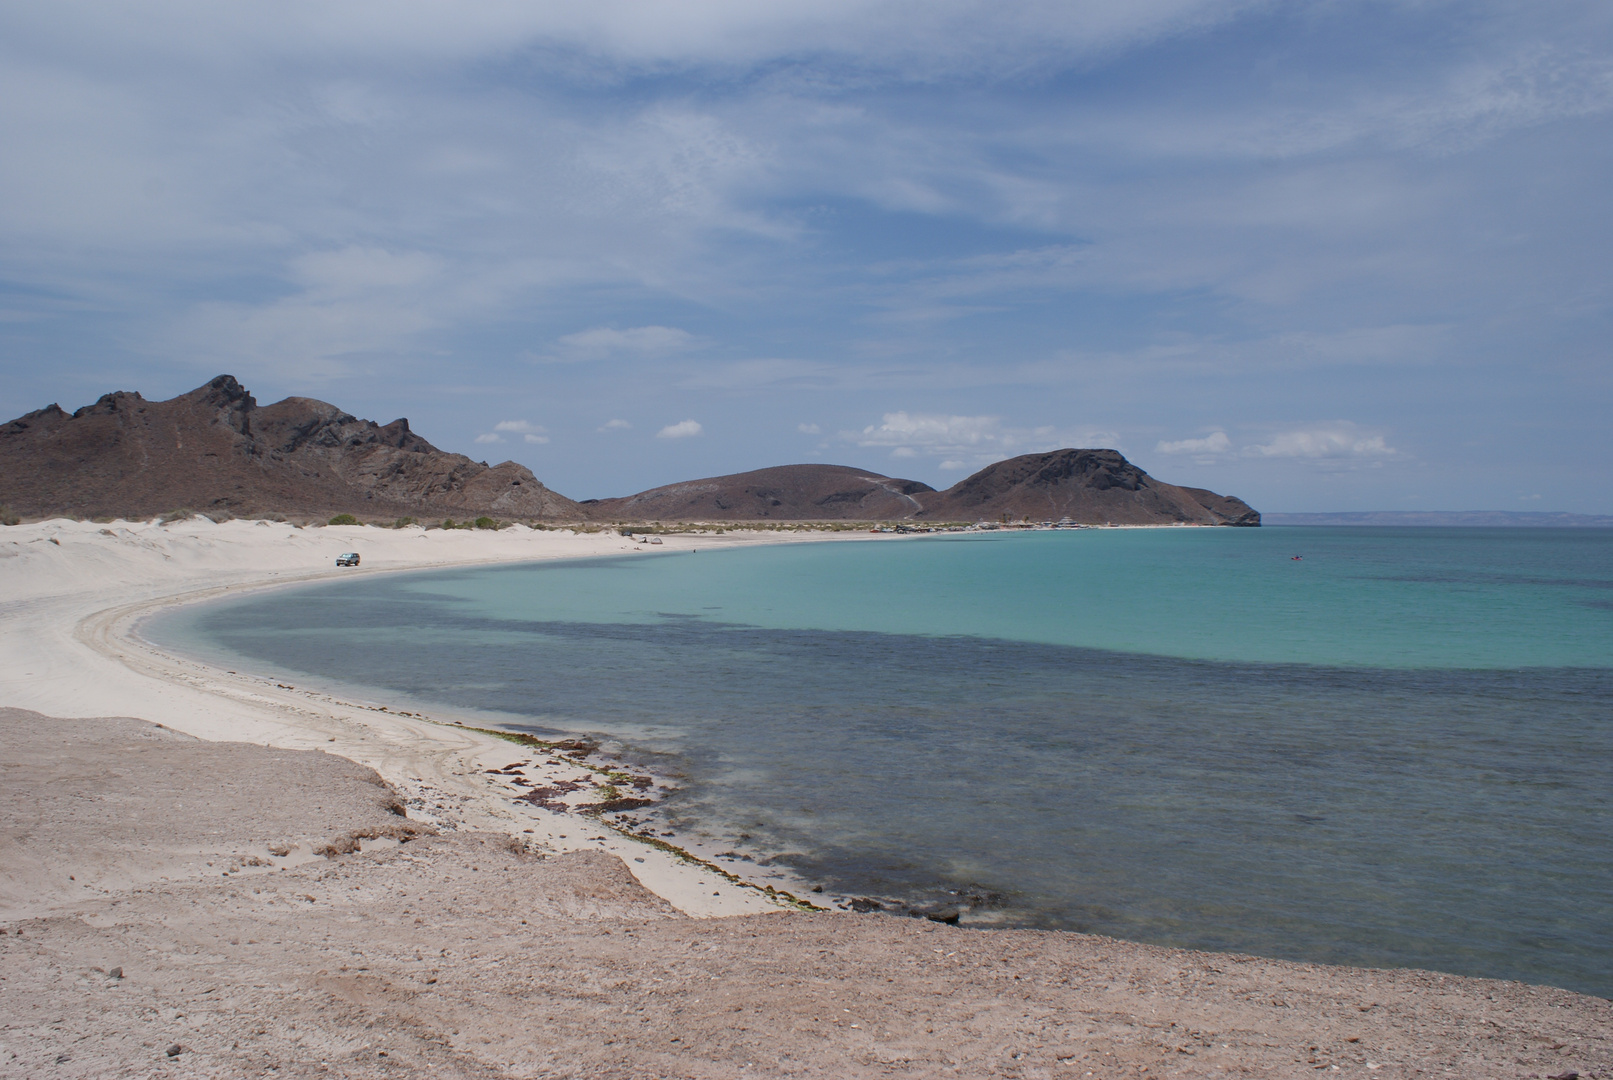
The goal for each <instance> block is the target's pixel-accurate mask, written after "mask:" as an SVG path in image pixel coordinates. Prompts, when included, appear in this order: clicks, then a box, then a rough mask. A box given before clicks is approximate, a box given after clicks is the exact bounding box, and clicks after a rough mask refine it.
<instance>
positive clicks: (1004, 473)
mask: <svg viewBox="0 0 1613 1080" xmlns="http://www.w3.org/2000/svg"><path fill="white" fill-rule="evenodd" d="M581 506H582V509H583V510H584V511H585V512H586V513H587V514H588V516H589V517H591V518H593V519H594V520H595V521H620V522H629V521H764V520H772V521H907V520H915V521H971V522H972V521H982V520H986V521H1000V520H1003V519H1004V518H1006V519H1008V520H1011V521H1020V520H1023V519H1026V518H1028V519H1030V520H1031V521H1059V520H1061V519H1063V518H1069V519H1070V520H1071V521H1075V522H1079V523H1081V524H1088V525H1102V524H1106V523H1110V524H1115V525H1173V524H1189V525H1259V524H1260V514H1259V512H1258V511H1256V510H1253V509H1251V508H1250V507H1249V505H1248V504H1247V503H1245V502H1244V501H1243V500H1241V499H1237V498H1234V497H1232V496H1230V495H1217V494H1216V493H1215V492H1213V491H1205V490H1204V489H1203V488H1187V487H1177V486H1176V485H1174V484H1166V483H1163V482H1161V481H1159V480H1155V479H1154V478H1153V477H1151V476H1149V475H1148V474H1147V473H1145V472H1143V470H1141V469H1139V468H1138V467H1137V466H1135V465H1133V464H1132V463H1131V462H1129V461H1127V460H1126V459H1125V458H1124V457H1122V456H1121V455H1120V453H1119V452H1118V451H1115V450H1055V451H1052V452H1051V453H1046V454H1025V455H1023V456H1021V457H1016V458H1010V459H1008V460H1007V461H999V462H997V463H995V464H993V465H988V466H986V467H985V468H984V469H981V470H980V471H979V472H977V473H975V474H974V475H973V476H970V477H968V478H967V479H965V480H961V481H959V482H958V483H956V484H954V485H953V486H952V487H950V488H948V489H947V490H945V491H936V490H935V489H934V488H932V487H930V486H929V485H928V484H922V483H919V482H918V481H916V480H899V479H895V478H892V477H889V476H883V475H881V474H879V473H876V472H872V471H870V470H867V469H853V468H848V467H846V466H844V465H779V466H775V467H774V468H770V469H757V470H755V471H754V472H745V473H735V474H734V475H732V476H713V477H707V478H706V479H704V480H691V481H688V482H686V483H682V484H668V485H666V486H664V487H658V488H651V489H650V490H649V491H642V492H640V493H639V494H637V495H630V496H628V497H626V498H621V499H590V500H587V501H585V502H583V503H582V504H581Z"/></svg>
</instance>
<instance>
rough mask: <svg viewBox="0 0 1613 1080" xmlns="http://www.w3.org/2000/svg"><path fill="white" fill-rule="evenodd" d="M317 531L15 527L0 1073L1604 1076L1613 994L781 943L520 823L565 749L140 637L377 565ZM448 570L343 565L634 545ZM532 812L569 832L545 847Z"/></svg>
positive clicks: (780, 908)
mask: <svg viewBox="0 0 1613 1080" xmlns="http://www.w3.org/2000/svg"><path fill="white" fill-rule="evenodd" d="M165 529H166V531H164V530H165ZM19 530H21V531H19ZM249 530H255V531H249ZM308 531H309V532H312V533H313V535H312V536H306V535H298V534H296V533H294V532H292V531H291V530H290V529H289V528H275V527H259V526H257V525H252V524H246V523H226V524H223V525H212V524H211V523H209V525H208V526H207V527H204V526H200V525H196V526H192V527H190V528H188V529H179V530H175V529H174V527H173V526H169V527H161V526H138V527H129V528H125V529H124V530H123V533H124V534H123V535H119V534H118V533H116V532H113V531H112V530H110V529H109V530H107V533H106V534H102V533H101V532H100V531H99V529H98V527H97V526H95V525H91V524H88V523H76V522H63V523H49V524H47V525H46V526H42V527H37V528H28V527H10V528H7V529H4V530H0V658H3V659H0V770H3V771H4V776H5V779H6V783H4V784H0V801H3V802H6V804H7V806H6V809H7V813H6V814H4V815H0V824H4V825H5V828H4V829H3V830H0V984H3V985H4V986H6V988H7V992H6V993H5V994H0V1074H5V1075H11V1073H12V1072H15V1073H16V1074H17V1075H29V1076H34V1075H55V1076H64V1077H67V1076H83V1077H100V1076H133V1075H139V1076H164V1077H173V1078H179V1077H186V1076H199V1075H206V1076H230V1077H235V1076H240V1077H247V1076H263V1075H268V1074H271V1073H272V1074H273V1075H276V1076H284V1077H306V1078H308V1080H313V1078H316V1077H324V1076H330V1075H336V1074H340V1075H343V1076H349V1077H352V1078H354V1080H391V1078H395V1077H396V1076H399V1075H421V1076H423V1075H430V1076H435V1077H439V1078H445V1080H490V1078H494V1077H532V1076H538V1075H542V1076H589V1077H596V1078H599V1080H607V1078H608V1080H618V1078H619V1080H636V1078H640V1077H644V1076H668V1077H671V1076H677V1077H687V1078H690V1080H695V1078H699V1080H736V1078H739V1077H744V1076H770V1077H771V1076H776V1077H781V1078H782V1077H797V1076H833V1077H837V1078H838V1077H855V1078H861V1077H868V1078H870V1080H872V1078H874V1077H889V1076H912V1077H932V1076H944V1075H956V1076H981V1077H1004V1078H1013V1080H1048V1078H1054V1077H1075V1078H1079V1080H1089V1078H1104V1080H1120V1078H1125V1080H1155V1078H1158V1077H1180V1078H1182V1080H1188V1078H1193V1080H1197V1078H1199V1077H1203V1076H1207V1075H1236V1076H1261V1077H1264V1076H1273V1077H1275V1076H1298V1075H1315V1074H1316V1073H1318V1072H1321V1073H1322V1074H1323V1075H1330V1074H1335V1073H1346V1074H1349V1075H1353V1076H1359V1077H1362V1078H1371V1080H1390V1078H1394V1080H1411V1078H1414V1077H1416V1078H1426V1077H1434V1076H1443V1075H1453V1074H1454V1075H1462V1076H1472V1077H1494V1078H1496V1080H1501V1078H1515V1077H1519V1076H1533V1077H1550V1076H1565V1075H1568V1074H1571V1073H1572V1074H1575V1075H1578V1076H1582V1077H1584V1078H1585V1080H1613V1002H1609V1001H1608V1000H1606V999H1602V998H1594V997H1589V996H1587V995H1583V994H1577V993H1574V992H1572V991H1567V990H1561V989H1556V988H1553V987H1548V986H1535V985H1529V984H1524V983H1517V982H1506V981H1501V980H1494V979H1479V978H1467V977H1462V976H1455V975H1445V974H1440V973H1437V972H1428V971H1421V970H1415V969H1368V968H1353V967H1340V966H1330V965H1325V964H1314V963H1303V962H1295V961H1283V960H1271V959H1262V958H1259V957H1254V956H1247V955H1241V954H1234V953H1216V952H1202V951H1195V950H1190V949H1180V948H1170V947H1164V946H1154V945H1144V944H1139V943H1136V942H1129V941H1123V940H1117V939H1114V938H1107V937H1101V936H1094V935H1088V934H1081V933H1075V932H1069V931H1044V930H1028V929H1002V930H994V931H992V932H991V933H981V932H979V931H977V930H973V929H970V928H967V927H958V926H949V925H943V924H941V923H939V922H935V921H929V920H926V919H914V918H892V917H889V916H885V915H872V914H858V913H854V912H832V913H831V912H830V911H824V910H820V911H802V910H799V909H794V910H792V909H791V908H789V906H788V905H787V904H786V903H781V902H780V899H779V898H772V899H769V898H768V897H767V895H766V894H765V893H758V891H757V890H756V889H755V888H754V887H745V888H742V887H740V886H738V885H737V884H736V883H735V882H734V881H733V880H732V879H731V877H730V876H729V873H728V870H727V868H724V867H712V868H707V867H704V866H700V865H693V864H690V863H688V862H686V861H685V860H684V859H682V858H681V857H679V856H678V855H677V854H675V853H673V852H672V851H669V850H666V848H665V847H664V846H657V840H654V839H652V841H651V842H650V843H648V844H646V843H644V842H642V841H640V840H629V839H627V838H625V837H623V836H621V835H619V834H616V833H614V832H612V831H611V830H609V829H607V828H606V827H605V826H604V825H603V824H602V823H599V822H597V821H593V820H592V819H589V818H587V817H586V816H585V815H580V814H567V815H564V816H561V815H556V814H552V812H551V811H548V810H545V809H543V808H542V807H540V806H537V805H535V804H534V802H532V801H524V802H521V803H519V804H517V803H516V801H515V796H516V794H517V793H519V792H524V791H528V790H529V789H530V782H529V784H528V785H518V784H515V783H514V782H513V780H514V777H513V776H512V774H511V772H510V770H509V768H508V767H509V766H510V765H512V764H515V763H516V762H517V760H518V759H520V760H523V761H524V759H526V758H531V757H538V758H544V759H547V760H544V761H543V762H542V763H541V765H540V764H538V763H534V765H533V766H532V769H534V770H539V769H542V770H549V772H544V773H541V775H554V776H556V777H562V778H563V777H566V776H578V775H580V774H581V773H582V772H583V767H582V764H581V763H579V762H577V761H576V760H575V759H570V760H568V758H567V755H566V754H565V753H564V750H565V748H564V747H562V746H560V745H558V744H557V743H554V742H550V741H549V740H539V742H540V743H541V745H532V744H522V745H517V741H512V737H514V739H515V740H518V736H516V734H515V733H513V732H491V733H489V732H486V731H479V730H477V729H476V726H475V725H470V724H454V723H446V724H445V723H438V722H434V721H432V720H428V719H426V718H423V717H419V716H414V715H405V714H400V713H398V712H395V711H393V709H392V707H391V706H390V704H389V703H387V702H355V701H351V700H344V699H343V698H342V697H341V696H340V695H335V694H323V693H322V692H319V691H315V690H312V689H309V690H299V689H297V687H296V686H295V685H290V684H289V680H286V681H285V682H283V683H276V682H275V681H274V680H273V679H272V678H268V677H263V676H257V675H251V674H244V673H242V672H240V671H237V672H234V673H231V672H229V671H228V670H227V669H214V668H212V667H210V666H209V665H207V664H205V663H202V662H200V661H195V660H190V659H186V658H183V657H174V656H171V655H168V654H166V653H164V652H162V651H161V650H160V649H158V648H156V647H154V646H151V645H149V644H146V643H144V642H142V641H141V640H140V639H139V638H138V637H135V636H133V635H132V634H131V629H132V627H133V626H135V625H136V624H137V623H138V622H139V621H140V619H141V618H143V617H144V615H145V614H146V613H148V612H150V611H153V610H156V609H158V608H161V607H163V606H165V605H170V604H176V603H184V602H191V601H194V600H197V599H201V598H203V597H205V596H216V595H225V594H231V593H235V592H238V591H240V590H245V589H249V588H251V589H261V588H272V587H277V586H281V585H285V584H289V583H291V582H293V581H310V580H317V579H319V578H321V577H333V576H335V573H336V571H335V570H334V567H333V566H329V567H328V568H326V567H327V566H328V564H327V555H328V557H329V561H330V562H331V563H333V562H334V556H335V555H336V554H337V553H339V552H340V551H342V550H352V549H353V547H355V546H360V545H357V544H354V543H353V542H352V541H353V540H354V537H355V533H354V532H351V531H347V530H343V531H342V532H337V533H334V534H326V535H323V536H321V535H320V533H321V532H322V530H308ZM376 532H379V530H377V531H376ZM243 533H245V534H246V535H245V536H243V535H242V534H243ZM356 535H360V536H362V535H364V534H356ZM258 538H261V539H258ZM842 538H846V539H856V538H860V537H855V536H845V537H842ZM709 540H710V538H709V537H706V538H699V543H701V544H702V545H704V544H706V543H707V542H708V541H709ZM770 540H773V538H772V537H770V536H764V537H758V538H756V540H747V539H743V538H736V540H733V541H729V542H757V541H760V542H768V541H770ZM613 541H614V545H622V546H621V547H615V546H614V545H613ZM774 542H776V541H774ZM409 544H417V545H419V544H432V545H433V547H432V548H429V549H427V550H426V551H425V552H424V553H421V552H420V551H419V550H418V549H417V550H415V551H410V550H409V549H408V545H409ZM436 544H437V541H436V539H435V538H433V539H431V540H425V541H422V540H421V539H419V537H418V536H415V537H412V538H411V537H410V536H409V535H408V534H407V533H405V534H403V535H401V536H399V535H395V534H394V535H381V536H379V537H377V536H376V535H375V534H374V533H371V534H370V535H368V536H365V539H364V543H363V545H362V546H361V547H360V550H361V551H363V552H364V555H365V563H366V572H387V571H390V570H405V569H428V568H434V567H443V568H446V567H449V566H454V565H469V564H475V563H481V564H491V563H495V562H515V561H535V560H536V559H540V558H563V557H590V556H596V557H597V556H611V555H616V554H617V553H618V552H619V551H620V550H622V548H623V547H625V544H622V541H621V540H620V538H617V537H613V536H607V537H604V538H601V537H599V536H597V535H596V536H594V537H558V536H553V535H547V536H545V535H544V534H536V535H534V534H530V533H527V534H521V533H516V534H498V535H492V536H487V535H483V536H472V535H467V534H460V535H459V536H457V537H448V538H445V539H444V541H443V542H442V544H441V546H440V547H438V546H436ZM327 548H329V549H330V550H329V551H328V552H327V551H326V549H327ZM658 550H664V548H662V549H658ZM372 551H373V552H374V555H373V558H372V554H371V553H372ZM315 563H317V564H318V565H319V566H320V567H321V568H320V569H312V567H313V565H314V564H315ZM23 709H28V710H31V711H29V712H23V711H22V710H23ZM413 711H414V710H412V709H408V710H405V713H412V712H413ZM130 715H133V716H138V717H141V719H140V720H132V719H115V718H116V717H120V716H125V717H126V716H130ZM109 718H111V719H109ZM271 747H272V748H271ZM298 751H300V752H298ZM307 751H323V753H308V752H307ZM532 751H541V752H540V753H536V754H534V753H532ZM554 751H561V752H560V753H555V752H554ZM550 761H553V762H554V764H550ZM601 766H603V767H605V768H609V767H610V764H609V763H608V762H607V763H600V762H595V763H594V767H601ZM372 769H373V770H374V771H373V772H372V771H371V770H372ZM525 769H526V766H525V765H524V764H523V766H522V769H521V770H518V771H521V772H524V770H525ZM490 770H491V772H490ZM563 770H564V771H563ZM531 775H532V776H533V777H536V776H538V775H540V773H539V772H537V771H534V772H533V773H532V774H531ZM521 778H522V779H525V776H524V775H523V776H522V777H521ZM633 779H634V777H633V776H631V775H630V776H628V783H627V786H629V787H630V786H631V782H632V780H633ZM388 783H390V784H391V785H392V786H390V787H389V786H388ZM394 790H396V792H397V793H398V794H397V795H394V794H393V791H394ZM400 797H402V798H404V799H406V800H407V801H408V802H409V803H410V805H408V806H407V810H408V814H407V818H399V817H397V816H395V815H396V814H397V809H396V808H395V807H394V804H395V803H396V801H397V799H398V798H400ZM416 802H418V804H419V805H415V803H416ZM541 815H549V818H550V819H551V825H552V827H553V828H554V830H555V831H556V832H558V830H559V829H560V828H564V829H565V832H566V836H565V837H563V838H562V837H560V836H558V835H556V836H555V837H554V838H553V842H548V841H545V840H544V839H543V837H542V836H540V834H539V833H538V832H537V830H538V829H539V828H542V827H543V826H542V825H539V824H535V823H534V822H537V821H540V820H543V819H542V818H541ZM528 823H533V824H530V827H531V828H532V829H533V830H534V831H533V832H532V833H527V832H525V831H524V830H525V829H526V828H527V827H529V824H528ZM562 823H563V824H562ZM433 826H435V827H433ZM578 826H586V827H587V828H588V829H589V830H591V832H590V834H589V835H588V836H584V835H583V830H582V829H581V828H578ZM561 844H564V845H566V846H564V847H561V846H560V845H561ZM641 858H642V859H643V860H644V861H643V862H640V861H638V860H639V859H641ZM736 869H737V867H736ZM775 888H776V887H775ZM712 893H716V894H717V895H715V896H713V895H711V894H712ZM690 916H695V917H690ZM713 916H722V917H713ZM8 1057H9V1060H8ZM428 1070H429V1071H428Z"/></svg>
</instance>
